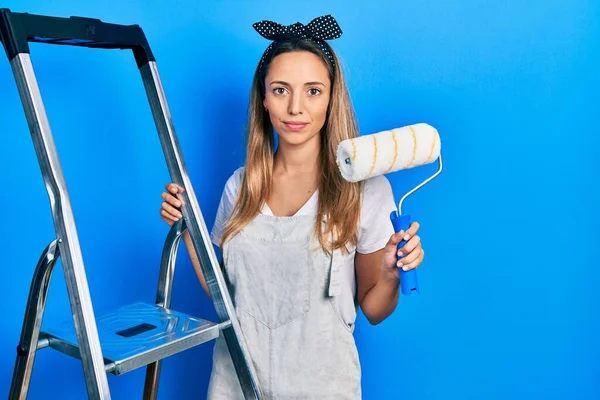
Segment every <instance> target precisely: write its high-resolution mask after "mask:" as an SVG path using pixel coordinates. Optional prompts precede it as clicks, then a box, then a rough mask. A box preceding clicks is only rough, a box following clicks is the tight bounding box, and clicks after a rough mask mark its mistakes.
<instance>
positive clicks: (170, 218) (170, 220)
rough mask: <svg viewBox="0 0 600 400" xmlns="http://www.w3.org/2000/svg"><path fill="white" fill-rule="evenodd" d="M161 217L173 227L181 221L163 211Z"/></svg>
mask: <svg viewBox="0 0 600 400" xmlns="http://www.w3.org/2000/svg"><path fill="white" fill-rule="evenodd" d="M160 216H161V217H162V218H163V219H164V220H165V222H167V223H168V224H169V225H173V223H174V222H177V221H179V218H176V217H174V216H173V215H171V214H169V213H168V212H166V211H165V210H163V209H161V210H160Z"/></svg>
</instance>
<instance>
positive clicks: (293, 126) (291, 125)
mask: <svg viewBox="0 0 600 400" xmlns="http://www.w3.org/2000/svg"><path fill="white" fill-rule="evenodd" d="M284 124H285V126H286V127H287V128H288V129H289V130H292V131H300V130H302V129H304V127H305V126H306V125H308V124H307V123H306V122H301V121H287V122H284Z"/></svg>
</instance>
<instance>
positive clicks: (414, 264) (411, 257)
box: [381, 222, 425, 278]
mask: <svg viewBox="0 0 600 400" xmlns="http://www.w3.org/2000/svg"><path fill="white" fill-rule="evenodd" d="M419 227H420V225H419V223H418V222H413V223H412V224H411V225H410V227H409V229H408V230H407V231H406V232H403V231H401V232H398V233H395V234H393V235H392V236H391V237H390V240H388V242H387V244H386V245H385V248H384V249H383V263H382V266H381V271H382V272H383V273H384V274H386V275H388V274H389V275H393V276H395V277H396V278H397V277H398V276H399V268H402V269H403V270H404V271H409V270H411V269H414V268H418V267H419V265H421V263H422V262H423V257H424V254H425V253H424V251H423V247H422V246H421V238H420V237H419V235H417V231H418V230H419ZM402 240H405V241H406V243H405V244H404V246H402V247H401V248H400V249H397V247H398V243H400V242H401V241H402ZM398 256H401V257H402V258H401V259H398Z"/></svg>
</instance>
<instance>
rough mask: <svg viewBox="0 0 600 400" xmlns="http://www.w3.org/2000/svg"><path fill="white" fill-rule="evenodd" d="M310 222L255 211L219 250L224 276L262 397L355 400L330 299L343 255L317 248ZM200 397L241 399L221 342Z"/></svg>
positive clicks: (352, 362)
mask: <svg viewBox="0 0 600 400" xmlns="http://www.w3.org/2000/svg"><path fill="white" fill-rule="evenodd" d="M314 223H315V217H314V216H294V217H274V216H268V215H263V214H260V215H258V216H257V217H256V218H255V219H254V220H253V221H252V222H251V223H250V224H249V225H248V226H246V228H245V229H244V230H243V231H242V232H240V233H239V234H238V235H236V236H235V237H233V238H232V239H231V240H230V241H229V242H228V243H226V244H225V245H224V249H223V260H224V265H225V276H226V279H227V280H228V284H229V287H230V291H231V296H232V299H233V302H234V305H235V311H236V314H237V317H238V318H239V321H240V325H241V328H242V331H243V336H244V339H245V341H246V344H247V346H248V350H249V352H250V356H251V358H252V361H253V364H254V367H255V369H256V373H257V375H258V380H259V385H260V387H261V390H262V392H263V396H264V398H265V399H278V400H279V399H336V400H344V399H352V400H354V399H360V398H361V382H360V378H361V370H360V364H359V359H358V352H357V349H356V345H355V342H354V337H353V332H352V328H351V327H350V326H348V325H347V324H345V323H344V321H343V320H342V317H341V316H340V313H339V310H338V309H337V307H336V305H335V302H334V301H333V300H334V296H336V295H338V294H339V292H340V279H341V278H340V273H341V267H342V265H343V258H342V257H343V256H342V254H341V253H340V252H339V251H335V252H334V253H333V255H332V256H329V255H327V253H325V252H324V251H323V249H322V248H321V247H320V246H319V243H318V240H316V238H314V234H313V232H314ZM352 326H353V325H352ZM208 398H209V399H228V400H234V399H243V395H242V391H241V388H240V384H239V382H238V379H237V376H236V374H235V370H234V367H233V364H232V362H231V357H230V355H229V351H228V349H227V345H226V343H225V340H224V339H223V337H219V338H218V339H217V340H216V343H215V350H214V356H213V369H212V374H211V379H210V384H209V389H208Z"/></svg>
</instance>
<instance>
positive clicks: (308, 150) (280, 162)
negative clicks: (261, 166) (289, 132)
mask: <svg viewBox="0 0 600 400" xmlns="http://www.w3.org/2000/svg"><path fill="white" fill-rule="evenodd" d="M320 151H321V142H320V138H319V135H317V136H315V138H314V139H313V140H310V141H308V142H306V143H303V144H300V145H290V144H287V143H282V142H279V146H278V148H277V152H276V153H275V160H274V165H273V169H274V172H275V173H284V174H286V175H295V174H303V173H312V172H315V173H316V172H317V171H318V168H319V154H320Z"/></svg>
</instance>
